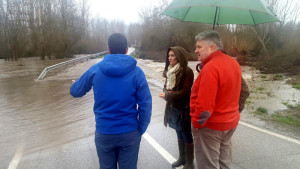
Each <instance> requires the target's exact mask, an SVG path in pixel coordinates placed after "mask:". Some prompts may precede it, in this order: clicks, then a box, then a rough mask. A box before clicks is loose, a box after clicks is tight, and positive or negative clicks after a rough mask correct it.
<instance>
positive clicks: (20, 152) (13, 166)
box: [8, 148, 23, 169]
mask: <svg viewBox="0 0 300 169" xmlns="http://www.w3.org/2000/svg"><path fill="white" fill-rule="evenodd" d="M22 155H23V148H20V149H19V150H18V151H16V153H15V156H14V158H13V159H12V161H11V162H10V164H9V166H8V169H16V168H17V167H18V164H19V162H20V160H21V157H22Z"/></svg>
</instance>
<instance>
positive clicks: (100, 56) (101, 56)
mask: <svg viewBox="0 0 300 169" xmlns="http://www.w3.org/2000/svg"><path fill="white" fill-rule="evenodd" d="M104 56H105V55H99V56H97V57H96V58H103V57H104Z"/></svg>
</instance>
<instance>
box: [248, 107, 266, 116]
mask: <svg viewBox="0 0 300 169" xmlns="http://www.w3.org/2000/svg"><path fill="white" fill-rule="evenodd" d="M252 113H254V114H257V115H266V114H268V110H267V109H266V108H263V107H259V108H257V109H256V111H254V112H252Z"/></svg>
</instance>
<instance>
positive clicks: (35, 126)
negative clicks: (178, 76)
mask: <svg viewBox="0 0 300 169" xmlns="http://www.w3.org/2000/svg"><path fill="white" fill-rule="evenodd" d="M62 61H64V60H56V61H40V60H38V59H28V60H25V61H20V62H17V63H14V62H4V61H0V71H1V74H0V93H1V97H0V116H1V118H0V128H1V130H0V168H1V169H2V168H3V169H6V168H8V169H13V168H14V166H15V168H18V169H31V168H32V169H44V168H45V169H46V168H47V169H48V168H49V169H71V168H72V169H76V168H78V169H86V168H89V169H90V168H99V164H98V157H97V155H96V150H95V146H94V131H95V126H94V125H95V122H94V114H93V93H92V92H89V93H88V94H87V95H86V96H84V97H83V98H77V99H75V98H72V97H71V96H70V95H69V87H70V85H71V79H76V78H78V77H80V75H81V74H82V73H83V72H85V71H86V70H87V69H88V68H89V67H90V66H91V65H93V64H95V63H97V62H99V61H101V59H93V60H89V61H88V62H83V63H78V64H76V65H74V66H71V67H68V68H66V70H65V71H64V72H62V73H58V74H55V75H53V76H48V77H47V76H46V78H45V79H43V80H41V81H35V79H36V78H37V77H38V75H39V73H40V72H41V71H42V70H43V69H44V67H46V66H49V65H53V64H55V63H58V62H62ZM189 64H190V66H191V67H192V68H194V66H195V65H196V64H197V62H190V63H189ZM138 65H139V66H140V67H142V69H143V70H144V72H145V74H146V76H147V80H148V82H149V86H150V90H151V94H152V97H153V114H152V119H151V123H150V125H149V128H148V130H147V133H148V134H149V135H150V136H151V137H152V138H153V139H154V140H155V141H156V142H157V143H158V144H159V145H161V147H163V148H164V149H165V150H166V152H167V153H169V154H170V155H171V156H172V157H173V158H177V157H178V152H177V151H178V150H177V143H176V134H175V132H174V130H172V129H170V128H165V127H164V126H163V122H162V121H163V110H164V104H165V102H164V101H163V100H162V99H160V98H159V97H158V93H159V92H161V90H162V86H163V80H164V79H163V78H162V76H161V73H162V71H163V68H164V63H157V62H153V61H150V60H138ZM194 73H195V75H197V73H196V72H194ZM250 75H251V74H250ZM246 77H247V76H246ZM248 80H249V78H248ZM299 157H300V143H297V142H291V141H288V140H286V139H285V138H279V137H278V136H274V135H272V134H266V133H264V132H261V131H258V130H256V129H253V128H249V127H247V126H245V125H241V124H240V125H239V127H238V129H237V131H236V133H235V135H234V138H233V163H234V165H233V168H236V169H240V168H241V169H242V168H253V169H254V168H270V169H271V168H298V167H299V165H300V158H299ZM138 168H139V169H165V168H166V169H167V168H171V167H170V163H169V161H168V160H167V159H166V154H160V153H159V152H158V151H157V150H156V149H155V148H154V146H153V143H152V142H149V141H147V140H146V139H145V138H143V139H142V142H141V148H140V156H139V162H138Z"/></svg>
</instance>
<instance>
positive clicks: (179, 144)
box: [172, 140, 185, 168]
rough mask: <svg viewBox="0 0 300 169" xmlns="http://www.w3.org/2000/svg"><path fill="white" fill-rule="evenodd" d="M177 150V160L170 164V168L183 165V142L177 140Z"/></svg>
mask: <svg viewBox="0 0 300 169" xmlns="http://www.w3.org/2000/svg"><path fill="white" fill-rule="evenodd" d="M178 149H179V158H178V160H177V161H175V162H174V163H172V167H173V168H175V167H179V166H181V165H184V164H185V150H184V149H185V147H184V142H183V140H178Z"/></svg>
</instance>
